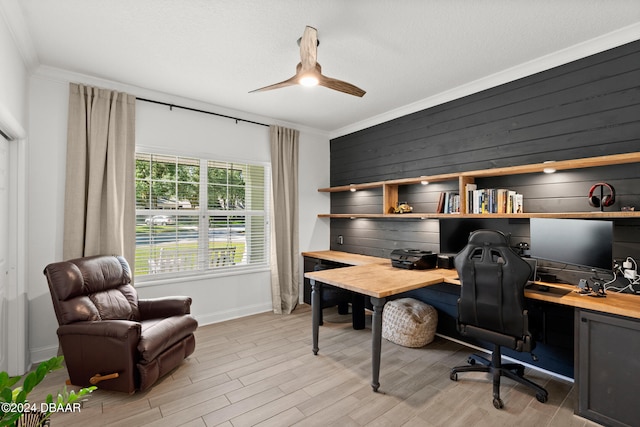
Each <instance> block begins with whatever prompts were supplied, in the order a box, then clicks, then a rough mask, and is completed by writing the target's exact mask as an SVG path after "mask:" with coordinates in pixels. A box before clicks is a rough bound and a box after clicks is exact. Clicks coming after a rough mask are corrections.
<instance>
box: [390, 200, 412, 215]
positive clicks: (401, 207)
mask: <svg viewBox="0 0 640 427" xmlns="http://www.w3.org/2000/svg"><path fill="white" fill-rule="evenodd" d="M408 212H413V208H412V207H411V206H409V204H408V203H407V202H398V207H396V208H395V209H394V210H393V213H397V214H402V213H408Z"/></svg>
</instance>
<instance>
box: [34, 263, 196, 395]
mask: <svg viewBox="0 0 640 427" xmlns="http://www.w3.org/2000/svg"><path fill="white" fill-rule="evenodd" d="M44 274H45V275H46V276H47V281H48V283H49V290H50V291H51V299H52V300H53V307H54V309H55V312H56V317H57V318H58V325H59V327H58V338H59V340H60V345H61V347H62V353H63V355H64V358H65V362H66V365H67V370H68V371H69V377H70V381H71V383H72V384H74V385H77V386H83V387H86V386H89V385H91V384H95V385H97V386H98V387H100V388H104V389H107V390H116V391H124V392H127V393H133V392H134V391H135V390H141V391H142V390H145V389H147V388H149V387H150V386H151V385H152V384H153V383H155V382H156V381H157V380H158V379H159V378H160V377H162V376H163V375H165V374H167V373H168V372H169V371H171V370H172V369H174V368H175V367H176V366H178V365H179V364H180V363H182V361H183V360H184V359H185V358H186V357H188V356H189V355H190V354H191V353H193V351H194V350H195V345H196V341H195V337H194V335H193V332H194V331H195V330H196V328H197V327H198V322H197V321H196V320H195V319H194V318H193V317H192V316H191V315H190V314H189V313H190V310H191V298H189V297H182V296H180V297H166V298H155V299H138V294H137V293H136V290H135V288H134V287H133V286H132V285H131V270H130V268H129V264H128V263H127V261H126V260H125V259H124V258H123V257H120V256H104V255H99V256H93V257H86V258H78V259H73V260H69V261H63V262H56V263H52V264H49V265H48V266H47V267H46V268H45V269H44Z"/></svg>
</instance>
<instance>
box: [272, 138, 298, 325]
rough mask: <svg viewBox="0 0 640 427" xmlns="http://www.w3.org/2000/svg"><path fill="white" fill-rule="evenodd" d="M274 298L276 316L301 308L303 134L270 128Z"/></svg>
mask: <svg viewBox="0 0 640 427" xmlns="http://www.w3.org/2000/svg"><path fill="white" fill-rule="evenodd" d="M269 128H270V133H271V176H272V179H271V181H272V192H271V194H272V204H271V206H272V209H271V295H272V300H273V312H274V313H278V314H280V313H284V314H289V313H291V312H292V311H293V309H294V308H295V307H296V305H297V304H298V299H299V296H298V294H299V290H298V289H299V282H300V281H299V277H298V276H299V270H298V260H299V256H300V254H299V251H298V139H299V132H298V131H297V130H293V129H287V128H283V127H280V126H270V127H269Z"/></svg>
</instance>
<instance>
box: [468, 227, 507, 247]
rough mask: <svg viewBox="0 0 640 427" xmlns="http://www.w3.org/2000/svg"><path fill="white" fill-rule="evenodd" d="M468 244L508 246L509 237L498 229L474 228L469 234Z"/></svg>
mask: <svg viewBox="0 0 640 427" xmlns="http://www.w3.org/2000/svg"><path fill="white" fill-rule="evenodd" d="M468 244H469V245H475V246H509V238H508V237H507V236H506V235H505V234H504V233H503V232H501V231H498V230H476V231H474V232H472V233H471V234H470V235H469V242H468Z"/></svg>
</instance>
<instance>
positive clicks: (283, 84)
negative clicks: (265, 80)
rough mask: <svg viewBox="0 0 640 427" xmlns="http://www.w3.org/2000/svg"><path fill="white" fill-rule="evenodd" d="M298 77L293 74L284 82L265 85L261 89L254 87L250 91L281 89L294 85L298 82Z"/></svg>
mask: <svg viewBox="0 0 640 427" xmlns="http://www.w3.org/2000/svg"><path fill="white" fill-rule="evenodd" d="M297 77H298V76H293V77H291V78H289V79H287V80H285V81H283V82H280V83H274V84H272V85H269V86H265V87H261V88H260V89H254V90H252V91H249V93H253V92H264V91H266V90H273V89H280V88H281V87H287V86H293V85H296V84H298V81H297Z"/></svg>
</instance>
